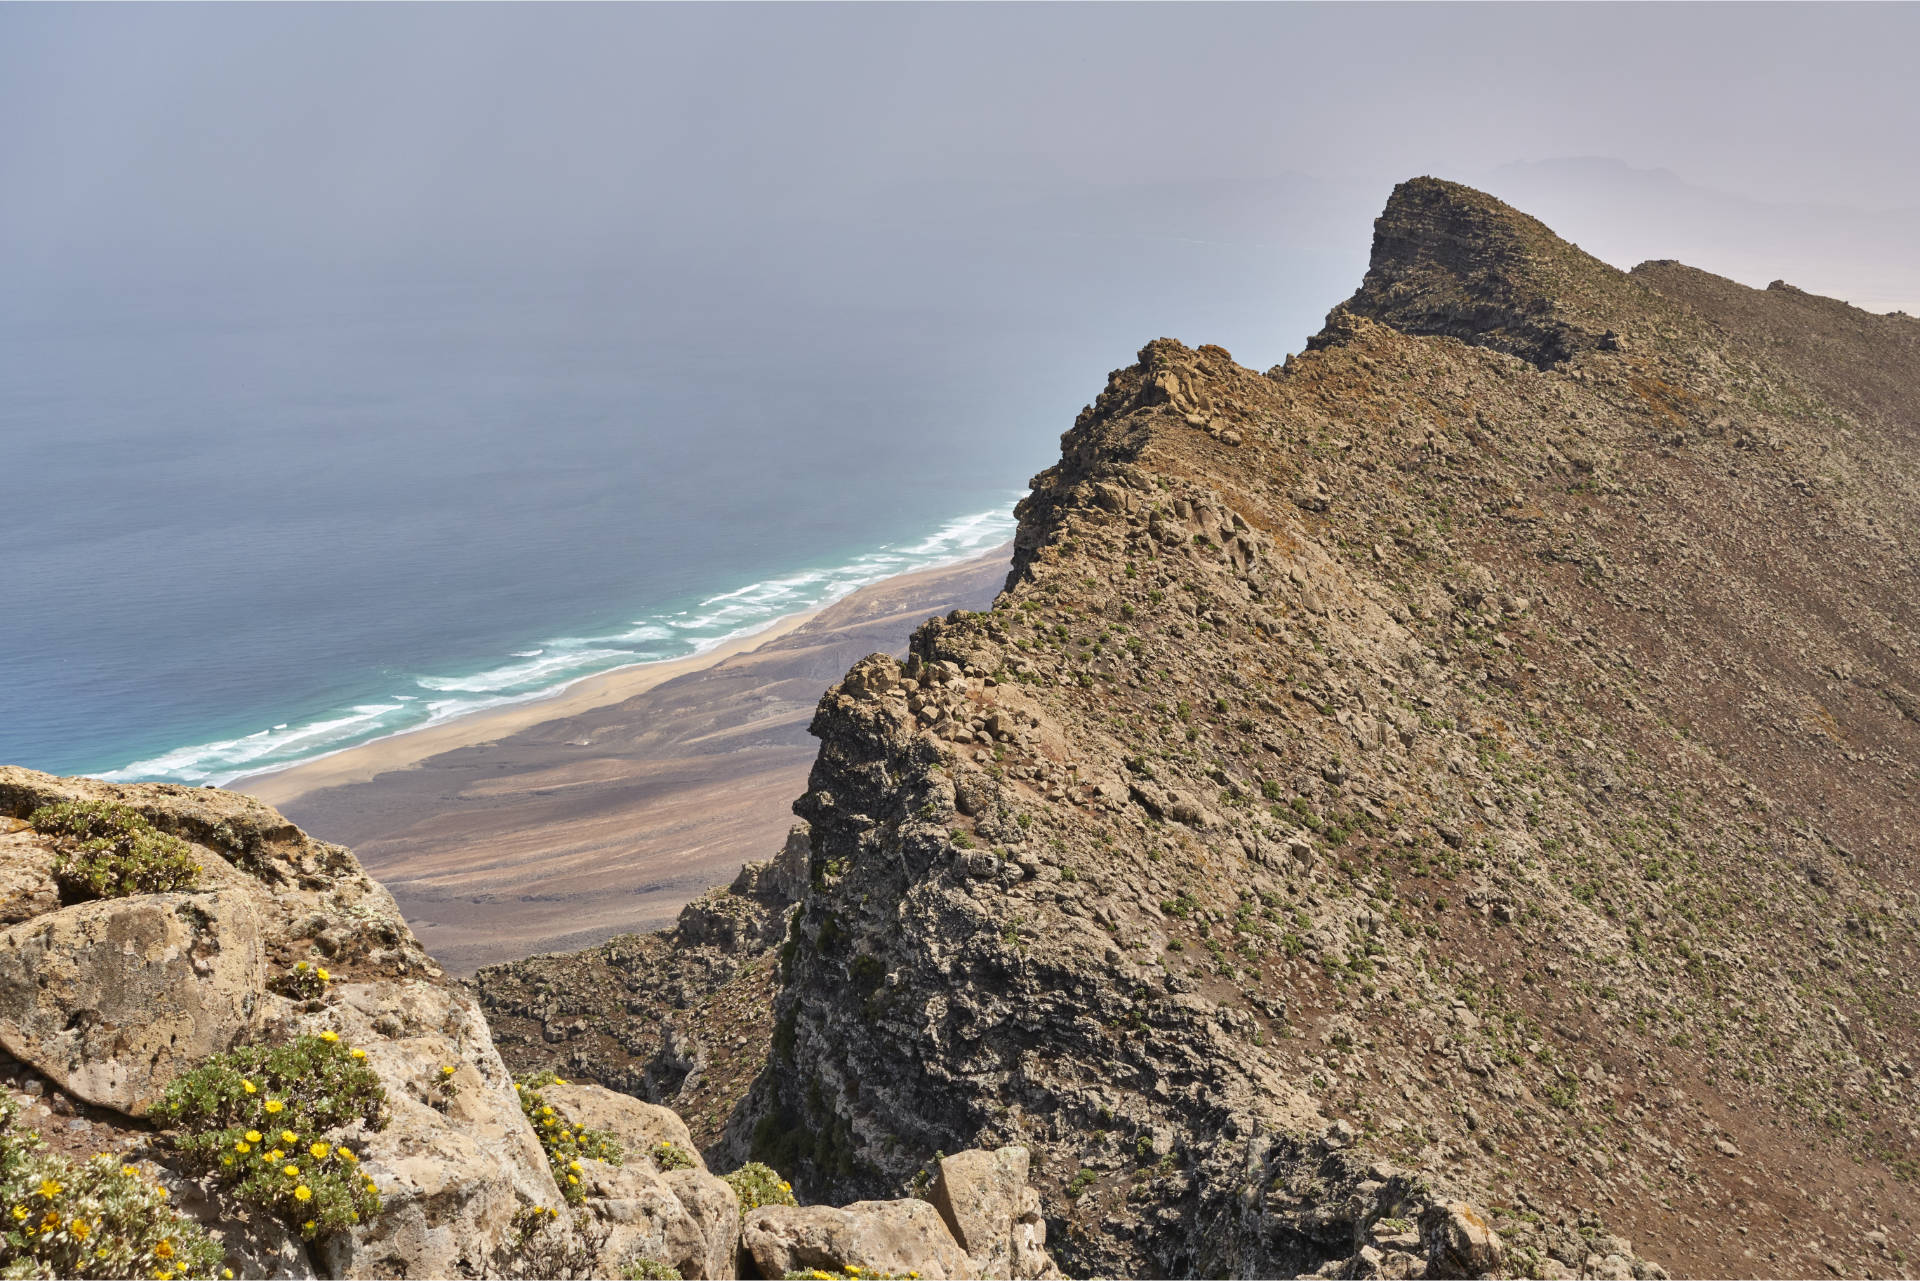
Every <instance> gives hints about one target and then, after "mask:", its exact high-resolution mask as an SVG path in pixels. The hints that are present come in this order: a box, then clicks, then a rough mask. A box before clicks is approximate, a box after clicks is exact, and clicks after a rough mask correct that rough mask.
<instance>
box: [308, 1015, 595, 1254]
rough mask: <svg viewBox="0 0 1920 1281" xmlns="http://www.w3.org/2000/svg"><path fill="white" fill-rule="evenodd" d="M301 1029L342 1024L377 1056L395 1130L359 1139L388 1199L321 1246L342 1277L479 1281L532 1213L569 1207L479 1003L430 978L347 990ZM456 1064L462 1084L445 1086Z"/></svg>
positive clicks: (374, 1064)
mask: <svg viewBox="0 0 1920 1281" xmlns="http://www.w3.org/2000/svg"><path fill="white" fill-rule="evenodd" d="M331 998H332V1000H331V1003H330V1005H329V1006H328V1007H326V1008H325V1009H322V1010H320V1011H318V1012H315V1013H311V1014H306V1015H302V1016H298V1017H297V1018H295V1019H294V1020H292V1021H293V1023H294V1027H293V1029H292V1030H296V1031H309V1032H317V1031H321V1030H323V1029H326V1028H332V1029H333V1030H335V1031H337V1032H339V1034H340V1035H341V1037H342V1038H344V1039H345V1040H347V1041H349V1042H351V1043H352V1044H353V1045H355V1046H359V1047H362V1048H364V1049H365V1050H366V1051H367V1064H368V1066H370V1067H371V1068H373V1070H374V1071H375V1072H376V1073H377V1074H378V1075H379V1077H380V1080H381V1083H382V1084H384V1085H385V1086H386V1089H387V1101H388V1106H389V1108H390V1111H391V1116H390V1119H389V1121H388V1123H387V1125H386V1126H385V1128H383V1129H380V1130H377V1131H372V1132H369V1133H358V1134H355V1135H354V1136H353V1142H354V1146H355V1148H356V1149H357V1150H358V1151H359V1153H360V1158H361V1168H362V1169H364V1170H365V1171H366V1172H367V1174H368V1176H369V1177H371V1178H372V1179H373V1181H374V1183H375V1184H376V1185H377V1186H378V1187H379V1189H380V1197H381V1200H382V1202H383V1203H384V1205H383V1209H382V1211H381V1213H380V1214H379V1215H378V1216H377V1217H376V1218H375V1219H374V1220H373V1222H371V1223H367V1224H363V1225H361V1226H359V1227H358V1228H356V1229H355V1230H354V1231H353V1232H352V1233H350V1234H341V1235H339V1236H336V1237H331V1238H329V1239H327V1240H326V1241H325V1242H323V1243H322V1244H321V1246H320V1249H319V1250H318V1254H319V1258H320V1262H321V1264H322V1266H323V1268H324V1270H325V1271H327V1272H329V1273H331V1274H332V1275H334V1276H414V1277H418V1276H437V1277H458V1276H478V1275H481V1274H483V1273H485V1272H487V1271H489V1269H490V1268H492V1267H493V1260H494V1259H495V1257H496V1255H498V1254H501V1253H502V1252H504V1251H506V1250H509V1249H511V1246H512V1242H513V1239H514V1236H515V1231H514V1223H513V1220H514V1216H515V1214H516V1212H517V1211H519V1209H520V1208H521V1207H522V1206H526V1205H538V1206H546V1207H549V1208H554V1209H558V1208H559V1207H560V1206H561V1204H562V1198H561V1196H560V1189H559V1188H558V1187H557V1186H555V1184H554V1181H553V1173H552V1170H551V1168H550V1167H549V1165H548V1164H547V1158H546V1153H545V1152H543V1151H542V1150H541V1148H540V1144H539V1141H538V1140H537V1139H535V1138H534V1135H533V1128H532V1127H531V1126H530V1125H528V1124H527V1121H526V1118H525V1117H524V1116H523V1115H522V1114H521V1111H520V1101H519V1097H518V1096H517V1095H516V1094H515V1093H514V1089H513V1079H512V1077H511V1076H509V1075H508V1073H507V1070H506V1067H505V1065H503V1064H502V1063H501V1061H500V1056H499V1054H498V1052H496V1051H495V1049H494V1046H493V1038H492V1036H491V1035H490V1034H489V1033H488V1031H487V1025H486V1022H485V1020H484V1019H482V1018H481V1016H480V1011H479V1008H478V1007H477V1006H476V1005H475V1004H474V1001H473V999H472V998H471V997H469V996H467V995H465V994H464V993H461V992H457V991H454V990H452V989H450V988H446V987H442V986H439V985H438V984H434V983H430V982H425V981H421V980H409V981H402V982H384V983H348V984H340V985H338V986H337V987H336V988H335V990H334V991H333V992H332V993H331ZM442 1067H452V1068H453V1069H454V1074H453V1076H452V1078H451V1081H452V1085H453V1087H454V1089H453V1092H452V1093H451V1094H450V1095H449V1094H447V1093H444V1092H442V1091H441V1090H440V1088H439V1083H440V1080H441V1077H442V1073H441V1071H440V1069H441V1068H442Z"/></svg>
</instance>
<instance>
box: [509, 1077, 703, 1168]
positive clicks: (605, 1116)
mask: <svg viewBox="0 0 1920 1281" xmlns="http://www.w3.org/2000/svg"><path fill="white" fill-rule="evenodd" d="M540 1097H541V1098H543V1099H545V1100H546V1101H547V1102H549V1103H551V1104H552V1105H553V1106H554V1107H556V1108H558V1109H560V1111H562V1112H564V1113H565V1114H566V1116H567V1118H568V1119H569V1120H570V1121H572V1122H573V1123H574V1124H575V1125H584V1126H586V1127H587V1128H588V1129H590V1130H606V1131H608V1132H609V1133H611V1134H612V1135H613V1136H614V1137H615V1138H617V1139H619V1140H620V1146H621V1147H622V1148H623V1149H625V1152H626V1157H627V1160H629V1161H639V1160H643V1159H645V1158H646V1157H647V1156H648V1154H650V1153H651V1152H652V1151H653V1149H654V1148H655V1147H656V1146H658V1145H659V1144H660V1143H661V1142H663V1141H664V1142H669V1143H672V1144H673V1145H674V1146H675V1147H677V1148H679V1149H680V1150H681V1151H682V1152H684V1153H686V1154H687V1155H688V1156H689V1157H692V1158H693V1165H694V1168H695V1169H696V1170H705V1169H706V1168H707V1163H706V1160H705V1158H703V1157H702V1156H701V1155H700V1149H699V1147H698V1146H697V1145H696V1144H695V1143H694V1141H693V1134H692V1133H691V1132H690V1131H689V1130H688V1129H687V1123H686V1122H685V1121H682V1120H681V1119H680V1117H679V1116H678V1114H676V1113H675V1112H674V1111H673V1109H672V1108H664V1107H661V1106H660V1105H659V1104H657V1103H647V1102H644V1101H642V1100H640V1099H636V1098H634V1097H633V1096H632V1095H631V1094H621V1093H620V1092H619V1091H617V1090H609V1089H607V1088H605V1087H604V1086H599V1085H584V1084H580V1083H578V1082H573V1081H569V1082H568V1083H567V1084H565V1085H558V1084H556V1085H543V1086H541V1087H540Z"/></svg>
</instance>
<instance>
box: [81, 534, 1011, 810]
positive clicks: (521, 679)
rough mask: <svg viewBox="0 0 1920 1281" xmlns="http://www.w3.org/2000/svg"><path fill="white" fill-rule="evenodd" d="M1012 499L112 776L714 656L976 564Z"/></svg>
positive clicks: (206, 761)
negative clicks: (935, 572)
mask: <svg viewBox="0 0 1920 1281" xmlns="http://www.w3.org/2000/svg"><path fill="white" fill-rule="evenodd" d="M1013 528H1014V521H1013V516H1012V513H1011V510H1010V505H1009V507H1002V508H995V509H993V510H990V511H983V512H974V513H972V514H970V515H966V516H961V517H957V518H956V519H953V520H950V521H948V522H947V523H946V524H944V525H942V526H940V527H939V528H938V529H936V530H935V531H934V532H933V533H931V534H929V535H927V536H926V537H925V538H922V539H920V540H918V541H917V542H910V543H904V544H900V545H893V546H885V547H879V548H876V549H874V550H873V551H870V552H866V553H863V554H862V555H859V556H856V557H854V558H852V559H851V560H848V561H846V562H844V563H842V564H838V565H829V566H816V567H812V568H806V569H798V570H794V571H791V572H788V573H783V574H780V575H778V576H775V577H771V578H766V579H762V580H759V581H757V582H751V583H747V584H744V585H742V586H739V587H732V588H729V589H728V590H726V591H723V592H717V593H715V594H713V595H711V596H708V597H705V598H704V599H702V600H700V601H697V602H696V603H694V604H693V605H691V606H689V607H687V608H685V609H680V610H671V611H657V612H654V613H650V614H646V615H643V616H641V617H638V618H634V619H632V620H630V621H628V622H627V623H624V624H622V625H621V626H620V627H619V628H618V629H616V630H613V631H610V632H609V633H607V634H605V635H596V636H562V637H555V638H550V639H536V638H532V637H529V638H527V639H526V640H525V641H523V642H522V645H523V647H522V648H520V649H516V650H510V651H507V654H506V659H507V661H504V662H501V663H498V664H495V665H492V666H488V667H483V668H481V669H479V670H477V671H471V672H452V673H428V674H423V675H419V676H412V677H407V678H402V679H401V680H400V681H399V682H398V683H397V685H396V686H395V687H394V688H393V689H392V691H391V692H389V693H386V694H384V695H382V696H381V697H380V698H378V699H377V700H371V701H367V702H362V703H356V704H353V705H352V706H349V707H343V708H337V709H334V710H332V711H330V712H327V713H325V714H323V715H321V716H318V717H315V718H314V719H312V720H309V721H306V722H282V723H278V724H275V725H273V727H272V728H271V729H264V730H256V731H254V732H252V733H249V734H245V735H242V736H238V737H234V738H228V739H221V740H218V741H214V742H206V743H196V744H193V745H191V746H186V747H179V748H175V749H173V750H171V751H167V752H163V753H160V754H159V755H156V756H151V757H148V758H146V759H144V760H138V761H134V762H132V763H131V764H129V765H126V766H123V767H122V768H120V769H116V770H112V771H109V772H107V773H104V774H102V775H100V777H102V778H104V779H108V780H110V781H112V782H136V781H155V782H174V783H195V784H199V783H211V784H215V785H223V784H226V783H229V782H232V781H233V780H234V779H236V778H241V777H244V776H247V775H251V774H260V773H265V772H268V771H271V770H279V769H285V768H287V767H289V766H293V765H298V764H302V763H304V762H306V761H310V760H316V759H318V758H320V757H323V756H330V755H332V754H333V753H335V752H340V751H345V750H346V749H348V748H351V747H358V746H360V745H361V744H363V743H368V742H372V741H373V740H375V739H379V738H387V737H390V736H392V735H394V734H401V733H405V732H407V731H409V730H415V729H423V728H425V727H427V726H429V725H437V724H442V723H444V722H446V721H450V720H453V719H455V718H457V717H461V716H469V715H472V714H473V713H475V712H481V711H487V710H489V709H492V708H495V707H502V706H505V705H508V704H512V703H521V702H527V701H530V700H533V699H537V698H544V697H547V696H550V695H552V694H555V693H558V692H559V691H561V690H563V689H565V688H567V687H568V686H569V685H572V684H574V683H575V682H577V681H580V680H584V679H586V678H587V677H589V676H597V675H599V674H600V673H602V672H608V671H612V670H614V669H616V668H621V667H631V666H634V665H636V664H640V663H652V662H662V661H665V660H668V659H675V658H685V657H688V656H691V655H694V654H702V653H706V652H707V651H709V650H712V649H714V648H716V647H718V646H720V645H724V644H726V643H728V642H729V641H733V640H738V639H740V638H742V637H745V636H750V635H752V634H753V633H755V632H758V631H762V630H764V629H765V628H767V627H769V626H771V625H772V624H774V623H775V622H777V621H779V620H780V619H782V618H785V617H787V616H788V615H790V614H797V613H802V612H805V611H807V610H813V609H818V608H820V607H821V606H824V605H829V604H831V603H833V602H834V601H836V600H838V599H840V598H841V597H843V596H846V595H848V594H849V593H852V592H855V591H858V590H859V589H861V588H862V587H869V586H871V585H873V584H874V583H877V582H880V581H882V580H883V579H887V578H892V577H894V576H895V575H897V574H905V573H912V572H914V571H916V570H921V569H932V568H934V567H936V566H939V565H944V564H951V563H952V562H954V561H959V560H965V559H966V558H968V557H970V556H974V555H977V554H979V553H980V552H983V551H986V550H987V549H989V548H991V547H994V546H997V545H998V544H1000V543H1003V542H1005V541H1006V540H1007V539H1008V538H1010V537H1011V536H1012V534H1013Z"/></svg>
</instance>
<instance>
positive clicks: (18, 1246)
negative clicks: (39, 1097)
mask: <svg viewBox="0 0 1920 1281" xmlns="http://www.w3.org/2000/svg"><path fill="white" fill-rule="evenodd" d="M18 1115H19V1111H18V1108H17V1106H16V1105H15V1104H14V1103H13V1101H12V1099H11V1098H10V1097H7V1096H4V1095H0V1207H5V1210H4V1213H3V1214H0V1272H4V1273H5V1275H8V1276H58V1277H77V1278H98V1277H128V1276H135V1277H147V1276H158V1275H159V1274H160V1273H161V1272H163V1271H164V1272H167V1273H168V1274H170V1276H177V1277H180V1278H182V1279H183V1281H184V1278H187V1277H212V1276H213V1275H214V1271H215V1269H216V1268H217V1267H218V1266H219V1263H220V1249H219V1247H218V1246H217V1245H216V1244H214V1242H213V1240H212V1239H211V1238H210V1237H209V1236H208V1235H207V1234H206V1232H205V1231H204V1230H202V1229H201V1228H200V1227H199V1226H198V1225H196V1224H194V1223H192V1222H191V1221H188V1220H185V1219H182V1218H181V1217H180V1216H179V1215H177V1214H175V1213H174V1212H173V1211H172V1210H171V1209H170V1208H168V1206H167V1204H166V1189H165V1188H164V1187H163V1186H161V1185H160V1184H158V1183H156V1182H153V1181H152V1180H150V1179H149V1178H148V1177H147V1176H146V1175H145V1173H144V1172H143V1171H142V1169H141V1167H139V1166H137V1165H130V1164H124V1163H123V1162H122V1161H121V1160H120V1158H119V1157H117V1156H113V1155H111V1154H107V1153H102V1154H100V1155H98V1156H95V1157H93V1158H92V1159H91V1160H88V1161H85V1162H75V1161H71V1160H69V1159H67V1158H66V1157H63V1156H59V1155H56V1154H52V1153H49V1152H47V1151H46V1148H45V1144H44V1143H43V1142H42V1141H41V1139H40V1136H39V1135H38V1134H37V1133H35V1132H34V1131H32V1130H30V1129H26V1128H23V1127H21V1126H19V1125H18V1124H17V1121H18Z"/></svg>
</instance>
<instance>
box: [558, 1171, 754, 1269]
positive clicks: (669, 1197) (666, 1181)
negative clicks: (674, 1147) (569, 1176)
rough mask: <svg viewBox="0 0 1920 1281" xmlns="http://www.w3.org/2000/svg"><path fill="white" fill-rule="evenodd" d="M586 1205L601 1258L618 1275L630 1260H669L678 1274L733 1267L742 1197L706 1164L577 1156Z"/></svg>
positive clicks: (738, 1234)
mask: <svg viewBox="0 0 1920 1281" xmlns="http://www.w3.org/2000/svg"><path fill="white" fill-rule="evenodd" d="M580 1167H581V1173H580V1181H581V1183H580V1185H581V1189H582V1191H584V1192H585V1194H586V1202H585V1207H586V1210H587V1212H588V1213H589V1214H591V1215H592V1216H593V1217H594V1218H595V1219H596V1220H598V1221H599V1224H600V1227H601V1230H602V1231H603V1232H604V1233H605V1238H604V1240H603V1241H601V1242H600V1243H599V1248H598V1253H599V1258H600V1262H601V1264H602V1265H603V1266H604V1267H605V1268H606V1269H608V1270H609V1271H610V1272H612V1273H615V1274H617V1273H618V1272H619V1271H620V1270H621V1269H622V1268H623V1267H625V1266H626V1265H627V1264H629V1263H631V1262H632V1261H634V1260H635V1259H653V1260H656V1261H658V1262H662V1263H668V1264H671V1265H672V1266H673V1267H675V1268H676V1269H678V1270H679V1272H680V1275H681V1276H683V1277H724V1276H731V1275H732V1274H733V1265H734V1260H735V1258H736V1254H737V1251H738V1249H739V1241H740V1201H739V1199H738V1198H737V1197H736V1196H735V1195H734V1191H733V1189H732V1188H731V1187H729V1186H727V1184H725V1183H723V1182H722V1181H720V1180H719V1179H717V1178H715V1177H714V1176H713V1175H711V1174H708V1173H707V1172H706V1171H705V1170H670V1171H667V1172H666V1173H664V1174H662V1173H660V1172H659V1171H657V1170H655V1169H654V1168H653V1166H652V1165H651V1164H650V1163H649V1162H647V1161H646V1160H644V1159H641V1160H636V1161H634V1162H633V1163H632V1164H629V1165H624V1166H613V1165H608V1164H607V1163H606V1162H604V1161H582V1162H581V1163H580Z"/></svg>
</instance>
